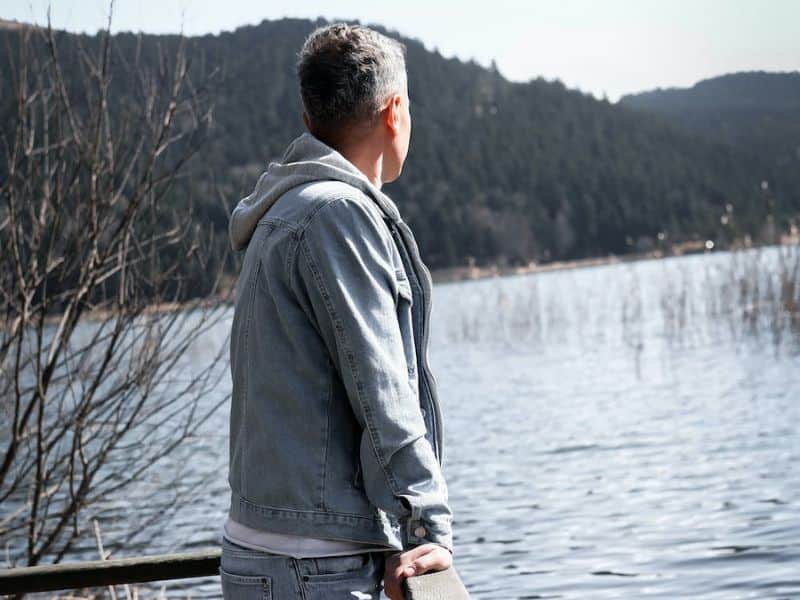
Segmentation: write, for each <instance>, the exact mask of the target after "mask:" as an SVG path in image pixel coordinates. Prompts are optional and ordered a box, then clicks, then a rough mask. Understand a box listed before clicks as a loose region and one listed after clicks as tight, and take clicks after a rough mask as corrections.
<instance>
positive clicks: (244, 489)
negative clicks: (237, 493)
mask: <svg viewBox="0 0 800 600" xmlns="http://www.w3.org/2000/svg"><path fill="white" fill-rule="evenodd" d="M266 239H267V237H266V236H264V238H263V239H262V240H261V244H259V247H258V252H257V253H256V255H255V257H254V258H255V260H256V268H255V270H254V271H253V274H252V275H251V276H250V281H249V282H248V285H249V286H250V289H249V290H248V292H249V293H248V299H247V319H245V327H244V356H246V357H249V356H250V349H249V346H248V342H249V340H250V322H251V321H252V319H253V304H254V298H255V292H256V284H257V282H258V275H259V273H261V260H260V256H261V250H262V249H263V248H264V242H265V241H266ZM244 377H245V381H244V386H242V387H243V389H244V402H242V405H243V406H242V415H243V416H244V415H245V414H246V413H247V405H248V404H249V402H248V401H249V398H248V395H247V390H248V388H249V387H250V368H249V365H247V368H246V369H245V373H244ZM246 422H247V419H246V418H242V423H241V426H240V427H239V435H240V436H241V439H242V445H243V446H244V447H247V444H246V441H247V440H246V431H247V428H246V427H245V423H246ZM241 478H242V492H243V493H245V494H246V493H247V469H241Z"/></svg>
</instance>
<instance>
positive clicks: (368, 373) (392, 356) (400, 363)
mask: <svg viewBox="0 0 800 600" xmlns="http://www.w3.org/2000/svg"><path fill="white" fill-rule="evenodd" d="M297 252H298V256H297V265H298V271H297V272H298V273H299V279H300V281H299V282H298V283H299V284H300V286H301V287H302V288H303V290H304V293H305V294H307V295H308V298H309V299H310V302H311V306H312V310H313V313H314V314H313V317H314V318H315V319H316V321H317V323H316V325H317V327H318V330H319V331H320V334H321V336H322V337H323V339H324V341H325V343H326V345H327V347H328V350H329V352H330V355H331V358H332V361H333V363H334V365H335V366H336V368H337V370H338V372H339V374H340V376H341V378H342V382H343V383H344V386H345V388H346V390H347V394H348V398H349V400H350V404H351V406H352V409H353V412H354V414H355V416H356V419H357V420H358V422H359V424H360V426H361V428H362V434H361V447H360V458H361V468H362V472H363V476H364V477H363V478H364V487H365V491H366V494H367V497H368V498H369V499H370V501H371V502H372V503H373V504H374V505H375V506H377V507H378V508H381V509H382V510H384V511H386V512H387V513H390V514H392V515H394V516H395V517H396V518H397V519H398V521H399V523H400V526H401V531H400V537H401V540H402V543H403V547H404V548H406V547H410V546H414V545H419V544H423V543H426V542H433V543H437V544H440V545H442V546H445V547H446V548H448V549H449V550H451V551H452V533H451V520H452V516H451V511H450V507H449V505H448V498H447V486H446V484H445V480H444V477H443V475H442V472H441V468H440V466H439V462H438V460H437V459H436V456H435V454H434V451H433V448H432V447H431V444H430V442H429V441H428V440H427V439H426V437H425V433H426V429H425V422H424V420H423V417H422V411H421V409H420V403H419V397H418V392H417V390H416V385H415V381H416V380H415V379H410V378H409V368H408V364H407V361H406V351H405V346H404V340H403V336H402V331H401V328H400V324H399V319H398V313H397V310H398V302H399V291H398V283H397V279H396V275H395V268H394V262H393V260H392V258H393V254H395V253H396V252H397V250H396V248H395V247H394V241H393V240H392V239H391V236H390V235H389V232H388V230H387V228H386V226H385V224H383V223H381V222H379V217H377V216H375V215H374V214H372V212H371V211H369V210H368V209H367V207H365V206H362V205H361V203H360V202H358V201H354V200H343V199H336V200H333V201H330V202H329V203H327V204H325V205H324V206H323V207H322V208H320V209H319V210H318V211H317V212H316V213H315V214H314V216H313V217H312V218H311V220H310V221H309V222H308V223H307V226H306V227H305V228H304V230H303V232H302V234H301V235H300V239H299V242H298V246H297Z"/></svg>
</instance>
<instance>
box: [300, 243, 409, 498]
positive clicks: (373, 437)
mask: <svg viewBox="0 0 800 600" xmlns="http://www.w3.org/2000/svg"><path fill="white" fill-rule="evenodd" d="M300 245H301V246H302V249H303V256H304V257H305V259H306V262H307V264H308V267H309V269H310V270H311V273H312V274H313V276H314V282H315V283H316V284H317V288H318V290H319V293H320V294H321V295H322V298H323V300H324V302H325V308H326V309H327V311H328V315H329V316H330V318H331V322H333V323H334V331H335V332H336V333H335V335H337V337H338V338H339V343H341V344H342V347H343V349H344V350H345V356H346V357H347V363H348V365H349V367H350V372H351V374H352V376H353V380H354V381H355V382H356V390H357V392H358V393H357V396H358V404H359V406H360V407H361V410H362V412H363V413H364V420H365V421H366V423H367V431H368V432H369V437H370V442H372V451H373V452H374V454H375V458H376V459H377V461H378V464H379V465H380V467H381V470H382V471H383V474H384V475H385V476H386V480H387V481H388V483H389V488H390V489H391V491H392V494H394V495H396V494H397V493H398V492H399V488H398V485H397V482H396V480H395V479H394V476H393V475H392V474H391V472H390V471H389V470H388V466H387V465H386V463H385V461H384V459H383V456H382V455H381V452H380V446H379V444H378V442H377V431H376V430H375V425H374V423H373V418H372V412H371V410H370V408H369V405H368V404H367V403H366V402H365V401H364V397H363V394H362V392H363V391H364V388H363V383H362V382H361V378H360V377H359V374H358V368H357V366H356V364H355V355H354V353H353V351H352V349H351V348H350V342H349V340H348V339H347V334H346V332H345V331H344V326H343V325H342V323H341V321H340V320H339V317H338V316H337V315H336V310H335V309H334V308H333V305H332V304H331V301H330V294H329V293H328V290H327V288H326V287H325V284H324V282H323V281H322V275H321V273H320V272H319V269H318V268H317V266H316V263H315V262H314V259H313V257H312V256H311V249H310V248H309V247H308V244H307V243H306V241H305V238H303V239H301V240H300Z"/></svg>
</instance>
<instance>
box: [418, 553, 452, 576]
mask: <svg viewBox="0 0 800 600" xmlns="http://www.w3.org/2000/svg"><path fill="white" fill-rule="evenodd" d="M448 566H449V565H447V564H446V563H445V561H443V560H442V557H441V556H439V555H437V553H433V552H432V553H430V554H426V555H425V556H423V557H421V558H418V559H417V560H415V561H414V571H415V572H416V574H417V575H422V574H423V573H427V572H428V571H431V570H436V571H441V570H442V569H446V568H447V567H448Z"/></svg>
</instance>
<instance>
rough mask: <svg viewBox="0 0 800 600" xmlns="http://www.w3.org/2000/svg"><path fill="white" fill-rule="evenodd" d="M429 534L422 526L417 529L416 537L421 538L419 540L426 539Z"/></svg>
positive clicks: (415, 531)
mask: <svg viewBox="0 0 800 600" xmlns="http://www.w3.org/2000/svg"><path fill="white" fill-rule="evenodd" d="M427 533H428V531H427V530H426V529H425V528H424V527H422V526H420V527H417V528H416V529H415V530H414V535H415V536H417V537H419V538H422V537H425V536H426V535H427Z"/></svg>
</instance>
